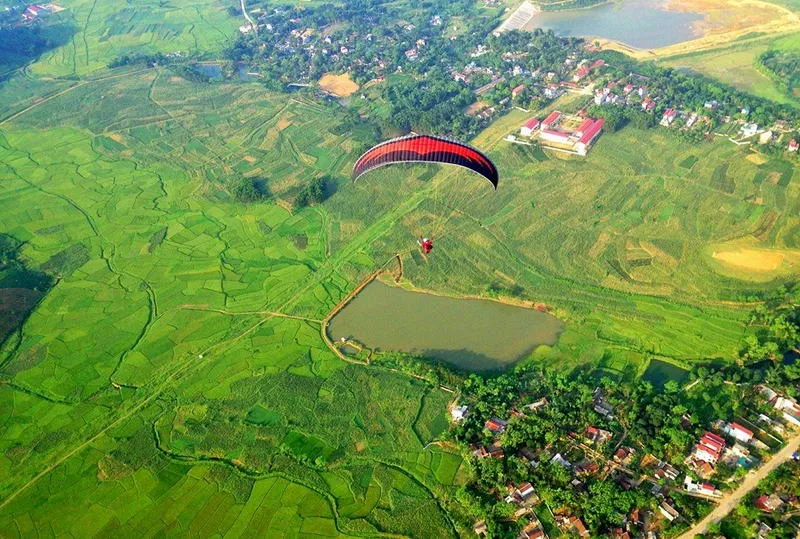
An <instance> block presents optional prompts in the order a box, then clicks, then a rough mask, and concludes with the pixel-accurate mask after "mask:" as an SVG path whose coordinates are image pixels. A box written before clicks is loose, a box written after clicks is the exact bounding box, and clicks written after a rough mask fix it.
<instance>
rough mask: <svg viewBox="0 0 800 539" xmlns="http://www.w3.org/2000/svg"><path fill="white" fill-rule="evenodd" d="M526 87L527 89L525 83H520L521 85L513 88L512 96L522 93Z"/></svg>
mask: <svg viewBox="0 0 800 539" xmlns="http://www.w3.org/2000/svg"><path fill="white" fill-rule="evenodd" d="M524 89H525V85H524V84H520V85H519V86H517V87H516V88H514V89H513V90H511V97H517V96H518V95H519V94H521V93H522V90H524Z"/></svg>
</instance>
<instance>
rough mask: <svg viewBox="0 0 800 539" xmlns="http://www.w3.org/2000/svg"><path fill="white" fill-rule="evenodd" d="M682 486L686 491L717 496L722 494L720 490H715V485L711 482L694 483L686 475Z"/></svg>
mask: <svg viewBox="0 0 800 539" xmlns="http://www.w3.org/2000/svg"><path fill="white" fill-rule="evenodd" d="M683 488H684V489H686V492H691V493H694V494H701V495H703V496H712V497H719V496H721V495H722V494H721V493H720V491H719V490H717V487H715V486H714V485H712V484H711V483H695V482H694V480H692V478H691V477H689V476H688V475H687V476H686V478H684V480H683Z"/></svg>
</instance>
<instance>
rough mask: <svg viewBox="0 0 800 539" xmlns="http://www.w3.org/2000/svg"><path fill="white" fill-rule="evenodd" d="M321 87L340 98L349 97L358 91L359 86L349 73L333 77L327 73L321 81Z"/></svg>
mask: <svg viewBox="0 0 800 539" xmlns="http://www.w3.org/2000/svg"><path fill="white" fill-rule="evenodd" d="M319 87H320V88H322V89H323V90H325V91H326V92H330V93H332V94H333V95H336V96H339V97H347V96H350V95H353V94H354V93H356V92H357V91H358V88H359V86H358V84H356V83H355V82H353V79H351V78H350V74H349V73H342V74H341V75H332V74H330V73H326V74H325V75H323V76H322V78H321V79H319Z"/></svg>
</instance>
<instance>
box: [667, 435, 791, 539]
mask: <svg viewBox="0 0 800 539" xmlns="http://www.w3.org/2000/svg"><path fill="white" fill-rule="evenodd" d="M798 448H800V433H796V434H795V435H794V436H792V437H791V438H790V439H789V442H788V443H787V444H786V447H784V448H783V449H781V450H780V451H778V452H777V453H775V455H774V456H773V457H772V458H771V459H769V461H768V462H766V463H765V464H764V465H762V466H760V467H759V468H758V469H757V470H754V471H752V472H750V473H748V474H747V475H746V476H745V478H744V481H743V482H742V484H741V485H740V486H739V488H737V489H736V490H734V491H733V492H731V493H730V494H726V495H725V496H723V497H722V500H721V501H720V503H719V505H717V507H715V508H714V510H713V511H711V513H709V514H708V515H707V516H706V518H704V519H703V520H701V521H700V522H698V523H697V524H695V525H694V526H692V528H691V529H690V530H689V531H687V532H686V533H684V534H683V535H681V536H680V539H692V538H693V537H695V536H696V535H700V534H701V533H705V532H706V530H708V526H709V525H710V524H712V523H714V522H719V521H720V520H722V519H723V518H725V517H726V516H727V514H728V513H730V512H731V511H732V510H733V509H734V508H735V507H736V506H737V505H739V502H740V501H742V499H743V498H744V497H745V496H747V494H748V493H749V492H750V491H751V490H753V489H754V488H756V486H757V485H758V482H759V481H761V480H762V479H764V478H765V477H766V476H767V474H769V473H770V472H771V471H772V470H774V469H775V468H777V467H778V466H780V465H781V464H783V463H784V462H786V461H787V460H789V459H790V458H792V453H794V452H795V451H797V450H798Z"/></svg>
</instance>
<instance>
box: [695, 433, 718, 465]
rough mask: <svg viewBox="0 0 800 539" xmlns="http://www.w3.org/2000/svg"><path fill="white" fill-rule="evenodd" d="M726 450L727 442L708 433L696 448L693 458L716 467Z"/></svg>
mask: <svg viewBox="0 0 800 539" xmlns="http://www.w3.org/2000/svg"><path fill="white" fill-rule="evenodd" d="M724 449H725V440H723V439H722V438H721V437H719V436H717V435H716V434H713V433H711V432H706V433H705V434H703V436H702V437H701V438H700V442H699V443H698V444H697V445H696V446H695V448H694V452H693V453H692V458H693V459H694V460H695V461H700V462H706V463H708V464H710V465H711V466H714V465H715V464H716V463H717V461H718V460H719V458H720V456H721V455H722V452H723V450H724Z"/></svg>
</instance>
